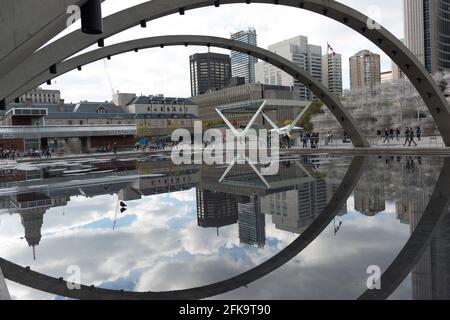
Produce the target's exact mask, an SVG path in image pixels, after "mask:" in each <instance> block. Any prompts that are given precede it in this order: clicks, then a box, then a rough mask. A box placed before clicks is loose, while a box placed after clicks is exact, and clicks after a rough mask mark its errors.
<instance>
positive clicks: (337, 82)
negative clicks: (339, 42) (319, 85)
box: [322, 53, 343, 96]
mask: <svg viewBox="0 0 450 320" xmlns="http://www.w3.org/2000/svg"><path fill="white" fill-rule="evenodd" d="M322 82H323V84H324V85H325V86H326V87H327V88H328V89H329V90H330V92H331V93H333V94H334V95H336V96H342V92H343V88H342V55H340V54H337V53H330V54H326V55H324V56H322Z"/></svg>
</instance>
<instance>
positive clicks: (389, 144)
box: [295, 135, 445, 148]
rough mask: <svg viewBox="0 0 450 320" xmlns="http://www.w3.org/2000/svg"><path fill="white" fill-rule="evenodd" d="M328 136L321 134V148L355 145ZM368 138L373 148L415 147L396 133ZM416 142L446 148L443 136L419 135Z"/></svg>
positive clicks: (427, 146) (420, 146) (300, 142)
mask: <svg viewBox="0 0 450 320" xmlns="http://www.w3.org/2000/svg"><path fill="white" fill-rule="evenodd" d="M327 140H328V138H327V136H323V135H322V136H320V139H319V148H352V147H353V145H352V143H351V140H350V139H349V140H348V143H344V142H343V138H342V137H339V138H336V137H334V138H333V139H332V140H331V141H327ZM367 140H368V141H369V143H370V146H371V147H373V148H413V147H415V145H414V143H411V147H409V142H408V143H406V145H405V140H406V138H405V136H404V135H400V136H399V138H398V140H397V137H396V136H395V135H394V138H393V139H389V140H386V142H384V141H385V137H384V136H382V137H381V138H379V137H377V136H369V137H367ZM414 141H415V143H417V147H418V148H445V144H444V141H443V139H442V137H441V136H422V137H421V139H420V141H419V140H418V139H417V137H414ZM302 146H303V142H302V141H299V140H296V141H295V148H302ZM310 147H311V143H310V142H309V141H308V148H310Z"/></svg>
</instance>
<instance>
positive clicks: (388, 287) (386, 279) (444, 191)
mask: <svg viewBox="0 0 450 320" xmlns="http://www.w3.org/2000/svg"><path fill="white" fill-rule="evenodd" d="M449 184H450V158H445V160H444V164H443V167H442V169H441V173H440V175H439V178H438V181H437V182H436V187H435V189H434V191H433V194H432V195H431V197H430V200H429V202H428V205H427V207H426V209H425V212H424V214H423V215H422V217H421V218H420V221H419V223H418V225H417V227H416V228H415V229H414V231H413V233H412V234H411V237H410V238H409V240H408V242H407V243H406V244H405V246H404V247H403V248H402V250H401V251H400V253H399V254H398V255H397V257H396V258H395V260H394V261H393V262H392V264H391V265H390V266H389V268H388V269H387V270H386V271H385V272H384V273H383V275H382V276H381V279H380V281H381V289H380V290H366V291H365V292H364V293H363V294H362V295H361V296H360V297H359V298H358V299H359V300H385V299H387V298H389V297H390V296H391V294H393V293H394V291H395V289H397V287H398V286H399V285H400V284H401V283H402V282H403V280H404V279H405V278H406V277H407V276H408V274H409V273H410V272H411V270H412V269H413V268H414V266H415V265H416V264H417V262H419V260H420V257H421V256H422V255H423V253H424V252H425V251H426V249H427V248H428V246H429V245H430V243H431V240H432V238H433V235H434V234H435V232H436V229H437V227H438V226H439V224H440V222H441V221H442V220H443V218H445V215H446V214H448V208H449V205H450V188H449V187H448V186H449Z"/></svg>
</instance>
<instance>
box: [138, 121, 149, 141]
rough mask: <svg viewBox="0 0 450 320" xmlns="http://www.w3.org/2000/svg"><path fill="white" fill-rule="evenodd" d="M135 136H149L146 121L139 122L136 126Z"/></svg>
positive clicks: (140, 137)
mask: <svg viewBox="0 0 450 320" xmlns="http://www.w3.org/2000/svg"><path fill="white" fill-rule="evenodd" d="M137 136H138V138H139V139H142V138H144V137H148V136H150V125H149V124H147V123H143V124H141V125H140V126H139V127H138V128H137Z"/></svg>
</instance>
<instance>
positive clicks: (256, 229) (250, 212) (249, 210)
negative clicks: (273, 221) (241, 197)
mask: <svg viewBox="0 0 450 320" xmlns="http://www.w3.org/2000/svg"><path fill="white" fill-rule="evenodd" d="M238 219H239V240H240V242H241V244H248V245H254V246H258V247H260V248H262V247H264V246H265V244H266V217H265V215H264V213H262V212H261V198H260V196H259V195H256V194H255V195H253V196H251V197H250V199H249V201H245V203H241V202H240V203H238Z"/></svg>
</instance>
